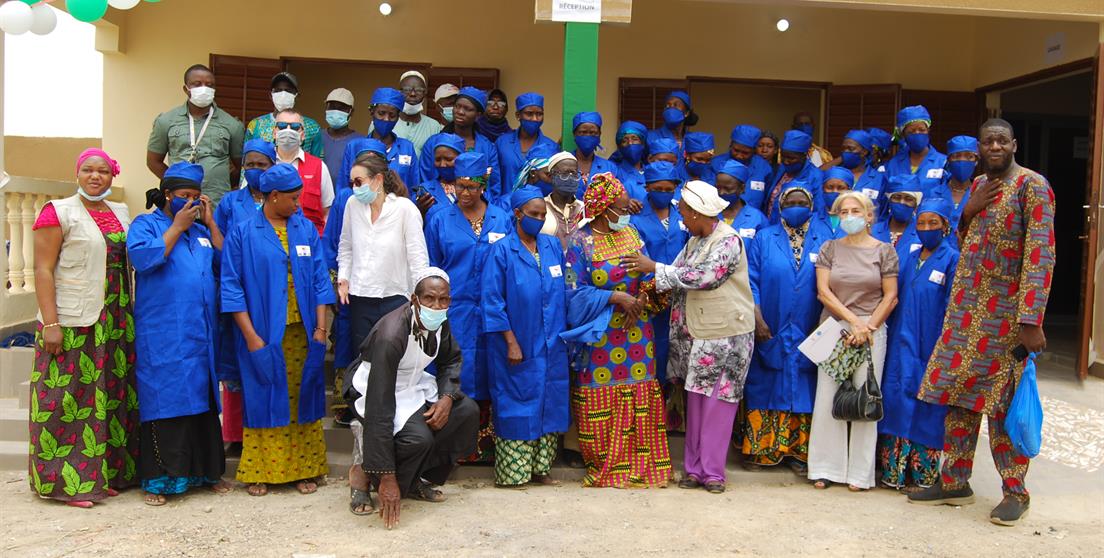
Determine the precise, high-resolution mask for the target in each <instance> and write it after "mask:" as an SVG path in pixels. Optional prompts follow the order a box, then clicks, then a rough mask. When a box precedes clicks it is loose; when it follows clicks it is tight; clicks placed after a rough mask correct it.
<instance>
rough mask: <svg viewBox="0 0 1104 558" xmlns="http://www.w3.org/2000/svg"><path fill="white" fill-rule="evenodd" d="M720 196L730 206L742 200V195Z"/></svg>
mask: <svg viewBox="0 0 1104 558" xmlns="http://www.w3.org/2000/svg"><path fill="white" fill-rule="evenodd" d="M719 195H720V196H721V199H722V200H724V201H726V202H728V205H730V206H731V205H732V204H734V203H736V202H737V201H738V200H739V199H740V196H741V194H719Z"/></svg>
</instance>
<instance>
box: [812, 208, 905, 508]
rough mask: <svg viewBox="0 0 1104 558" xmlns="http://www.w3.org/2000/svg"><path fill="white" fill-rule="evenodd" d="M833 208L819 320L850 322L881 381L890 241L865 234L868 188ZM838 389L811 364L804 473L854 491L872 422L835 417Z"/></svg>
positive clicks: (862, 479) (861, 482) (892, 291)
mask: <svg viewBox="0 0 1104 558" xmlns="http://www.w3.org/2000/svg"><path fill="white" fill-rule="evenodd" d="M832 213H833V214H835V215H838V216H839V218H840V228H842V229H843V230H844V231H845V232H846V233H847V236H846V237H844V238H841V239H837V240H832V241H829V242H826V243H824V245H823V246H822V247H821V248H820V255H819V257H818V259H817V262H816V267H817V270H816V272H817V298H819V299H820V302H821V303H822V304H824V313H823V314H822V315H821V321H824V320H826V319H828V318H829V317H832V318H835V319H837V320H839V321H840V322H842V323H843V324H844V325H845V327H846V328H847V329H848V330H850V334H849V336H848V342H850V343H851V344H852V345H854V346H861V345H863V344H866V343H870V347H871V353H872V354H871V356H872V360H873V365H874V370H873V373H874V377H875V378H876V379H877V380H878V381H879V382H881V380H882V365H883V363H884V362H885V351H886V327H885V322H886V320H887V319H889V314H890V312H892V311H893V307H894V306H896V305H897V253H896V251H895V250H894V249H893V246H892V245H890V244H887V243H885V242H881V241H879V240H878V239H876V238H874V237H872V236H870V226H871V225H872V224H873V222H874V205H873V203H872V202H871V201H870V198H867V197H866V195H864V194H862V193H860V192H845V193H843V194H841V195H840V196H839V198H837V199H836V202H835V203H834V204H832ZM870 372H871V371H870V370H869V366H867V365H865V364H864V365H862V366H860V367H859V369H858V370H856V371H855V374H854V376H852V378H851V381H853V382H854V384H855V386H861V385H862V384H863V383H864V382H866V378H867V374H869V373H870ZM837 389H839V384H837V383H836V381H835V380H834V379H833V378H832V377H831V376H829V375H828V374H827V373H826V372H825V370H824V368H823V366H822V367H821V368H820V369H819V370H818V372H817V390H816V401H815V403H814V405H813V424H812V429H811V431H810V433H809V478H810V479H813V480H814V486H815V487H816V488H821V489H823V488H828V487H829V486H830V485H831V483H833V482H835V483H847V485H848V488H849V489H850V490H851V491H853V492H859V491H862V490H866V489H868V488H871V487H873V486H874V457H875V447H876V444H877V439H878V423H876V422H851V423H848V422H847V421H841V420H836V419H835V418H833V417H832V400H833V398H834V396H835V394H836V390H837ZM849 427H850V428H849ZM848 430H850V436H848Z"/></svg>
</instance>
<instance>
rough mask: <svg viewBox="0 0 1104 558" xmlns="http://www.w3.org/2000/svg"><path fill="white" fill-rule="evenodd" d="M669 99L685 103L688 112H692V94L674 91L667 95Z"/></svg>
mask: <svg viewBox="0 0 1104 558" xmlns="http://www.w3.org/2000/svg"><path fill="white" fill-rule="evenodd" d="M667 98H668V99H671V98H675V99H678V100H680V101H682V102H683V104H685V105H686V110H690V109H691V108H693V107H691V106H690V94H689V93H687V92H685V91H672V92H671V94H670V95H667Z"/></svg>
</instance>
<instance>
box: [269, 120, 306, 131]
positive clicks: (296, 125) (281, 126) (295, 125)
mask: <svg viewBox="0 0 1104 558" xmlns="http://www.w3.org/2000/svg"><path fill="white" fill-rule="evenodd" d="M288 128H291V129H292V130H295V131H296V132H298V131H299V130H302V129H303V124H302V123H301V122H277V123H276V129H277V130H286V129H288Z"/></svg>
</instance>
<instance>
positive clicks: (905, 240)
mask: <svg viewBox="0 0 1104 558" xmlns="http://www.w3.org/2000/svg"><path fill="white" fill-rule="evenodd" d="M890 219H891V218H889V217H887V218H886V219H884V220H881V221H878V222H877V223H874V226H872V227H870V236H873V237H874V238H877V239H878V240H881V241H882V242H889V239H890V238H891V236H890V230H889V220H890ZM921 246H922V245H921V244H920V237H919V235H917V234H916V217H915V216H913V218H912V219H911V220H910V221H909V224H908V226H906V227H905V230H904V231H903V232H902V233H901V236H899V237H897V244H896V245H895V246H894V248H895V249H896V250H897V260H898V261H904V259H905V256H907V255H909V253H910V252H915V251H918V250H920V247H921Z"/></svg>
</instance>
